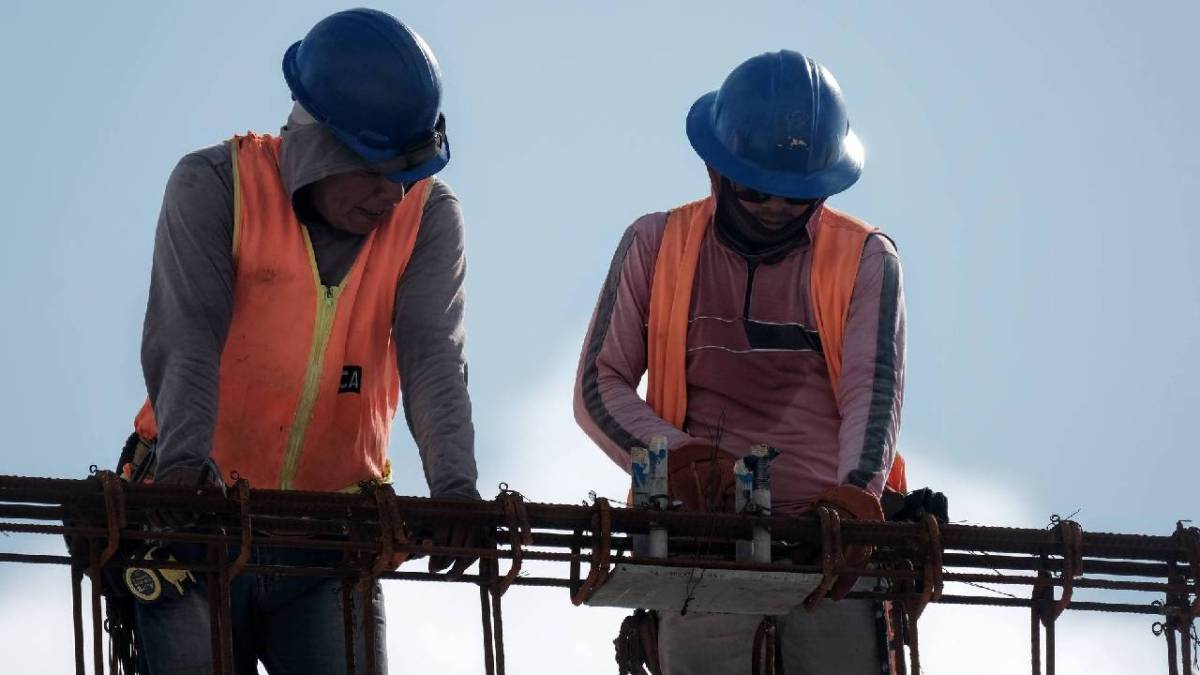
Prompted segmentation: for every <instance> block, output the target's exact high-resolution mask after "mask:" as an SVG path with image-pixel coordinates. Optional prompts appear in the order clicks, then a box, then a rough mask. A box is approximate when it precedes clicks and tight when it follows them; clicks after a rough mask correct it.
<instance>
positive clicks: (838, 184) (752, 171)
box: [687, 91, 863, 199]
mask: <svg viewBox="0 0 1200 675" xmlns="http://www.w3.org/2000/svg"><path fill="white" fill-rule="evenodd" d="M716 98H717V92H715V91H710V92H709V93H707V94H705V95H703V96H701V97H700V98H699V99H697V100H696V102H695V103H694V104H692V108H691V110H689V111H688V115H687V137H688V141H689V142H691V144H692V149H693V150H695V151H696V154H698V155H700V159H703V160H704V162H705V163H706V164H708V165H709V166H711V167H712V168H713V170H714V171H716V172H717V173H719V174H721V175H722V176H725V177H726V178H728V179H730V180H732V181H733V182H735V183H738V184H740V185H745V186H746V187H750V188H754V189H755V190H759V191H761V192H766V193H768V194H772V195H779V196H780V197H792V198H794V199H817V198H821V197H828V196H830V195H835V194H837V193H839V192H842V191H843V190H845V189H846V188H849V187H850V186H851V185H854V183H855V182H857V181H858V178H859V176H861V175H862V168H863V150H862V142H861V141H860V140H859V139H858V136H857V135H856V134H855V133H854V131H853V130H851V129H847V130H846V136H845V138H844V139H843V140H842V152H841V155H840V157H839V158H838V160H837V161H836V162H834V163H833V164H831V165H830V166H827V167H825V168H823V169H821V170H820V171H815V172H802V171H777V170H773V169H764V168H762V167H759V166H755V165H754V164H751V163H749V162H747V161H745V160H744V159H742V158H740V157H738V156H737V155H735V154H733V153H732V152H731V151H730V150H729V148H727V147H725V144H724V143H722V142H721V141H720V139H719V138H718V137H717V135H716V132H715V130H714V129H713V124H712V119H713V115H712V110H713V103H714V101H715V100H716Z"/></svg>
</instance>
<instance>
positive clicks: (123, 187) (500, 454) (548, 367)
mask: <svg viewBox="0 0 1200 675" xmlns="http://www.w3.org/2000/svg"><path fill="white" fill-rule="evenodd" d="M376 6H377V7H379V8H381V9H385V10H387V11H391V12H392V13H394V14H396V15H397V16H399V17H401V18H402V19H403V20H405V21H406V22H408V23H409V24H410V25H411V26H412V27H413V28H415V29H416V30H417V31H419V32H420V33H421V34H422V35H423V36H424V37H425V38H426V40H427V41H428V42H429V44H430V45H431V46H432V48H433V50H434V51H435V53H436V54H437V55H438V58H439V60H440V61H441V65H442V68H443V73H444V76H445V86H446V100H445V108H446V113H447V118H448V121H449V134H450V139H451V144H452V148H453V159H452V161H451V163H450V165H449V168H448V169H447V171H446V172H444V174H443V177H444V178H446V179H447V180H448V181H449V182H450V183H451V185H452V186H453V187H454V189H455V190H456V191H457V192H458V194H459V197H460V199H461V200H462V204H463V208H464V212H465V214H466V218H467V226H468V260H469V272H468V275H469V278H468V319H467V323H468V331H469V338H468V350H469V356H470V359H471V375H472V394H473V399H474V402H475V408H476V424H477V428H478V437H479V441H478V457H479V463H480V469H481V479H480V488H481V491H482V492H483V493H484V494H485V495H490V494H492V493H493V492H494V488H495V484H496V483H497V482H499V481H501V480H504V481H507V482H509V483H510V484H512V485H513V486H514V487H517V488H518V489H520V488H521V486H522V485H523V484H531V483H532V480H531V479H527V478H526V477H525V476H523V475H521V474H519V473H517V468H518V467H519V466H521V465H522V464H523V463H522V462H521V461H520V460H519V459H517V458H514V454H515V453H518V452H520V449H521V447H522V437H521V434H524V433H526V432H529V433H534V432H535V430H533V429H530V428H527V427H520V426H518V425H516V424H515V423H514V419H517V418H518V416H519V413H520V411H522V410H524V409H525V406H528V405H529V402H530V400H531V398H532V397H533V396H535V394H537V393H538V392H541V391H543V390H544V389H545V388H546V387H547V386H550V385H549V384H548V383H561V382H565V381H566V379H565V376H564V373H566V372H568V371H569V369H570V367H571V361H572V360H573V359H574V356H575V354H576V353H577V350H578V345H579V340H580V339H581V336H582V331H583V329H584V327H585V324H586V321H587V320H588V317H589V316H590V314H591V310H592V306H593V303H594V301H595V295H596V293H597V291H598V289H599V285H600V283H601V281H602V278H603V275H604V272H605V269H606V268H607V265H608V260H609V257H610V255H611V253H612V249H613V248H614V247H615V245H616V243H617V240H618V239H619V237H620V235H621V232H622V231H623V229H624V228H625V227H626V226H627V225H628V224H629V223H630V222H631V221H632V220H633V219H634V218H636V217H637V216H638V215H641V214H642V213H645V212H648V211H656V210H662V209H665V208H669V207H671V206H673V205H676V204H678V203H682V202H684V201H687V200H690V199H692V198H695V197H697V196H700V195H702V194H703V193H704V191H705V190H706V189H707V182H706V178H705V176H704V173H703V166H702V165H701V163H700V161H699V160H698V159H697V158H696V157H695V155H694V154H693V152H692V151H691V148H690V147H689V146H688V144H687V140H686V138H685V136H684V133H683V126H684V124H683V123H684V115H685V114H686V111H687V109H688V107H689V106H690V105H691V103H692V101H693V100H694V99H695V98H696V97H698V96H699V95H700V94H702V93H704V92H706V91H709V90H711V89H714V88H716V87H717V86H718V85H719V84H720V82H721V80H722V79H723V78H724V76H725V75H726V74H727V73H728V71H729V70H730V69H732V68H733V67H734V66H735V65H737V64H738V63H739V62H740V61H742V60H744V59H745V58H747V57H749V56H752V55H754V54H757V53H759V52H762V51H768V50H774V49H779V48H784V47H786V48H791V49H798V50H800V51H803V52H805V53H806V54H808V55H810V56H812V57H814V58H816V59H817V60H819V61H821V62H822V63H824V64H826V65H827V66H828V67H829V68H830V69H831V70H832V71H833V73H834V74H835V75H836V77H837V78H838V80H839V81H840V83H841V85H842V87H843V89H844V91H845V94H846V99H847V101H848V104H849V106H850V119H851V123H852V124H853V126H854V127H855V128H856V130H857V131H858V133H859V134H860V135H861V137H862V138H863V141H864V143H865V145H866V152H867V161H866V169H865V171H864V174H863V178H862V180H861V181H860V182H859V183H858V185H856V186H855V187H854V188H852V189H851V190H850V191H849V192H847V193H845V194H843V195H840V196H838V197H836V198H834V200H833V202H832V203H833V204H835V205H837V206H838V207H839V208H842V209H844V210H848V211H850V212H852V213H855V214H856V215H859V216H861V217H863V218H865V219H867V220H869V221H870V222H872V223H873V224H875V225H878V226H880V227H882V228H883V229H884V230H885V231H887V232H888V233H889V234H890V235H892V236H893V237H894V239H895V240H896V241H897V243H898V245H899V249H900V252H901V257H902V260H903V264H904V268H905V279H906V290H907V296H908V319H909V365H908V375H907V385H908V387H907V395H906V403H905V409H904V425H903V432H902V444H903V446H904V447H906V448H908V461H909V467H910V468H909V472H910V479H911V480H912V482H914V483H916V484H923V483H924V482H927V481H926V479H925V478H923V473H924V470H923V467H931V468H932V467H941V469H943V470H950V471H954V472H956V473H957V474H961V475H967V476H971V477H973V478H976V479H979V480H987V481H989V482H990V483H994V484H996V485H1000V486H1003V487H1004V489H1006V490H1008V491H1010V492H1011V493H1013V494H1016V495H1018V496H1019V497H1020V499H1021V500H1022V503H1023V506H1024V507H1025V508H1026V509H1027V512H1028V513H1031V514H1036V519H1037V520H1038V522H1042V521H1043V520H1044V518H1043V516H1045V517H1046V518H1048V516H1049V514H1050V513H1051V512H1058V513H1063V514H1066V513H1070V512H1071V511H1074V510H1075V509H1082V512H1081V513H1080V515H1079V516H1078V518H1079V519H1080V520H1081V521H1082V523H1083V525H1084V526H1085V527H1086V528H1089V529H1105V530H1122V531H1145V532H1155V533H1165V532H1167V531H1169V530H1170V528H1171V526H1172V524H1173V522H1174V520H1175V519H1178V518H1189V517H1195V518H1197V519H1200V509H1198V508H1197V506H1196V501H1195V497H1194V485H1195V483H1196V479H1197V474H1198V472H1197V469H1198V468H1200V459H1198V455H1197V452H1196V449H1195V448H1196V441H1195V438H1194V435H1193V432H1194V419H1195V417H1196V415H1197V413H1196V411H1197V410H1198V409H1200V390H1198V388H1197V387H1196V386H1195V384H1194V382H1195V380H1196V378H1197V374H1198V373H1197V367H1196V364H1195V359H1194V357H1193V354H1192V350H1193V349H1194V348H1195V345H1196V344H1198V343H1200V320H1198V317H1200V281H1197V279H1196V277H1195V275H1194V272H1193V263H1192V261H1193V259H1194V257H1195V253H1194V251H1195V250H1196V248H1197V243H1198V235H1197V234H1196V229H1195V228H1196V222H1195V221H1196V218H1195V216H1194V214H1193V212H1192V201H1191V200H1192V198H1193V196H1194V194H1195V192H1196V190H1197V187H1200V132H1198V131H1197V127H1196V125H1195V120H1196V119H1197V117H1198V116H1200V115H1198V110H1200V94H1198V93H1197V87H1196V75H1195V68H1196V64H1197V63H1200V58H1198V57H1200V48H1198V47H1197V44H1196V43H1197V41H1196V33H1195V30H1196V29H1195V27H1196V25H1197V24H1198V22H1200V4H1197V3H1194V2H1152V3H1142V4H1139V5H1138V6H1136V7H1135V5H1134V3H1099V2H1056V3H1043V2H1019V1H1018V2H1013V1H1008V2H988V3H983V2H937V3H930V2H912V3H898V2H804V3H801V2H755V1H749V0H747V1H744V2H739V3H731V2H724V3H715V2H606V3H584V2H570V3H568V2H550V1H547V2H540V3H539V2H504V3H485V2H450V1H445V2H426V3H389V4H380V5H376ZM344 7H346V5H333V4H328V3H317V2H307V1H302V0H293V1H291V2H286V3H284V2H274V3H268V2H260V3H221V2H207V3H187V4H184V3H136V4H135V3H79V4H78V5H70V4H60V3H42V2H12V1H11V0H10V1H9V2H5V3H3V4H0V83H2V85H3V91H4V96H3V99H2V100H3V103H2V104H0V128H2V129H4V130H5V133H4V137H5V146H6V156H7V158H8V161H6V162H3V163H0V186H2V187H0V191H2V192H0V194H3V196H4V205H5V211H6V215H7V223H8V225H7V228H6V231H5V236H6V244H5V245H4V246H3V247H0V284H2V286H3V288H4V289H5V296H6V298H7V307H6V311H5V313H4V314H5V316H6V318H5V320H4V327H5V329H4V330H3V331H0V369H2V372H3V373H4V374H5V377H6V379H7V381H8V382H9V386H7V387H5V388H3V389H2V390H0V428H2V429H5V430H6V431H7V438H8V442H7V447H8V450H7V452H5V454H4V456H3V460H0V473H21V474H35V475H53V476H79V475H83V474H85V473H86V470H87V466H88V465H89V464H93V463H95V464H100V465H109V464H111V463H112V461H113V458H114V457H115V453H116V451H117V448H118V447H119V445H120V443H121V441H122V440H123V438H124V436H125V435H126V434H127V433H128V429H129V424H130V420H131V418H132V415H133V413H134V412H135V410H136V407H137V405H138V403H139V401H140V398H141V396H142V395H143V384H142V380H141V374H140V369H139V365H138V343H139V339H140V329H141V317H142V312H143V310H144V305H145V293H146V285H147V280H148V267H149V259H150V251H151V245H152V238H153V228H154V223H155V220H156V216H157V212H158V206H159V202H160V199H161V194H162V187H163V184H164V181H165V179H166V176H167V174H168V172H169V171H170V169H171V167H172V166H173V165H174V163H175V162H176V161H177V160H178V159H179V157H180V156H181V155H183V154H184V153H186V152H187V151H189V150H191V149H194V148H198V147H202V146H205V145H208V144H212V143H216V142H219V141H220V140H222V139H224V138H227V137H228V136H230V135H231V134H233V133H235V132H244V131H246V130H247V129H253V130H257V131H268V132H269V131H274V130H276V129H277V128H278V126H279V125H280V124H281V122H282V121H283V119H284V118H285V116H286V114H287V111H288V108H289V105H290V100H289V94H288V91H287V88H286V86H285V84H284V82H283V78H282V76H281V74H280V65H279V64H280V58H281V55H282V53H283V50H284V49H285V48H286V47H287V46H288V45H290V44H291V43H292V42H293V41H295V40H296V39H299V38H300V37H301V36H303V34H304V33H305V32H306V31H307V29H308V28H309V27H310V26H311V25H312V24H313V23H314V22H315V21H317V20H318V19H319V18H321V17H323V16H324V15H326V14H328V13H330V12H332V11H335V10H336V9H341V8H344ZM556 391H559V392H560V394H561V397H564V398H565V397H569V395H570V392H569V390H568V389H567V388H566V386H561V387H559V389H558V390H556ZM566 410H567V408H566V407H565V406H557V407H554V408H553V409H547V411H546V416H547V417H546V420H545V422H544V424H545V425H547V426H550V427H555V428H558V427H561V426H562V424H563V420H562V419H561V418H562V417H563V416H564V415H565V414H566ZM521 419H523V420H524V421H525V422H529V420H528V419H527V418H526V417H521ZM534 424H541V422H540V421H535V422H534ZM394 438H395V440H394V443H393V460H394V461H395V462H396V465H397V469H398V472H399V484H398V488H399V489H400V490H401V491H403V492H409V493H421V492H422V491H423V490H424V485H423V481H422V480H421V478H420V474H419V468H418V467H419V465H418V464H417V463H416V461H415V459H414V455H415V451H414V449H413V446H412V443H411V441H410V440H409V439H408V436H407V433H405V430H404V428H403V425H402V424H401V425H400V426H398V427H397V433H396V434H395V436H394ZM556 447H557V449H558V451H560V452H561V453H566V454H568V456H570V457H575V456H579V457H581V458H582V457H584V456H585V455H589V457H588V459H587V460H586V461H587V462H590V461H591V457H590V454H591V453H598V452H599V451H598V450H595V449H594V448H592V447H590V446H588V445H587V444H586V443H585V442H583V441H582V440H581V439H580V438H578V437H571V439H570V442H569V443H563V444H562V445H561V446H556ZM572 461H573V460H572ZM584 461H585V460H582V459H581V460H580V462H581V464H580V465H579V466H580V467H581V468H580V470H581V471H582V470H584V469H583V468H582V467H583V466H592V465H591V464H590V463H588V464H584V463H583V462H584ZM523 465H524V466H528V464H527V463H525V464H523ZM566 466H573V465H572V464H570V462H568V463H567V464H566ZM597 466H600V467H605V465H603V464H600V465H597ZM947 467H949V468H947ZM606 469H607V467H605V469H602V470H606ZM611 471H613V472H615V471H616V469H615V468H612V469H611ZM597 480H598V481H599V480H601V478H599V477H598V478H597ZM603 480H608V481H612V480H614V479H613V477H612V476H605V477H604V478H603ZM934 487H938V486H937V485H935V486H934ZM526 490H527V491H528V492H530V493H531V495H530V496H531V497H533V498H538V496H539V495H538V494H537V492H536V491H535V490H531V489H528V488H526ZM949 496H950V503H951V508H952V515H953V508H954V505H955V504H956V500H957V501H959V502H960V503H961V502H962V501H963V500H967V499H970V497H971V496H970V495H955V494H953V493H951V494H950V495H949ZM981 507H986V504H984V505H981ZM975 513H977V514H978V513H979V512H975ZM998 515H999V514H998ZM977 519H978V520H986V519H988V518H987V512H986V510H984V511H983V512H982V515H977ZM997 524H1004V523H997ZM1021 524H1036V523H1021ZM10 574H12V572H11V570H0V580H2V579H3V577H8V576H9V575H10ZM10 578H11V577H10ZM0 585H2V584H0ZM607 639H609V638H606V640H607Z"/></svg>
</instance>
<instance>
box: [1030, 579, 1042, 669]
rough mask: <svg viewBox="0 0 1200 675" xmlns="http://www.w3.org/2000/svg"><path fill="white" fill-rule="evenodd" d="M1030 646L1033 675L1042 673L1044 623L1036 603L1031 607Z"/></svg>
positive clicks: (1035, 596) (1035, 594)
mask: <svg viewBox="0 0 1200 675" xmlns="http://www.w3.org/2000/svg"><path fill="white" fill-rule="evenodd" d="M1034 599H1035V600H1036V599H1037V591H1036V590H1035V591H1034ZM1029 646H1030V653H1029V663H1030V666H1031V670H1030V672H1032V673H1033V675H1042V623H1041V619H1040V618H1039V617H1038V606H1037V604H1036V603H1034V605H1033V606H1032V607H1030V608H1029Z"/></svg>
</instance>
